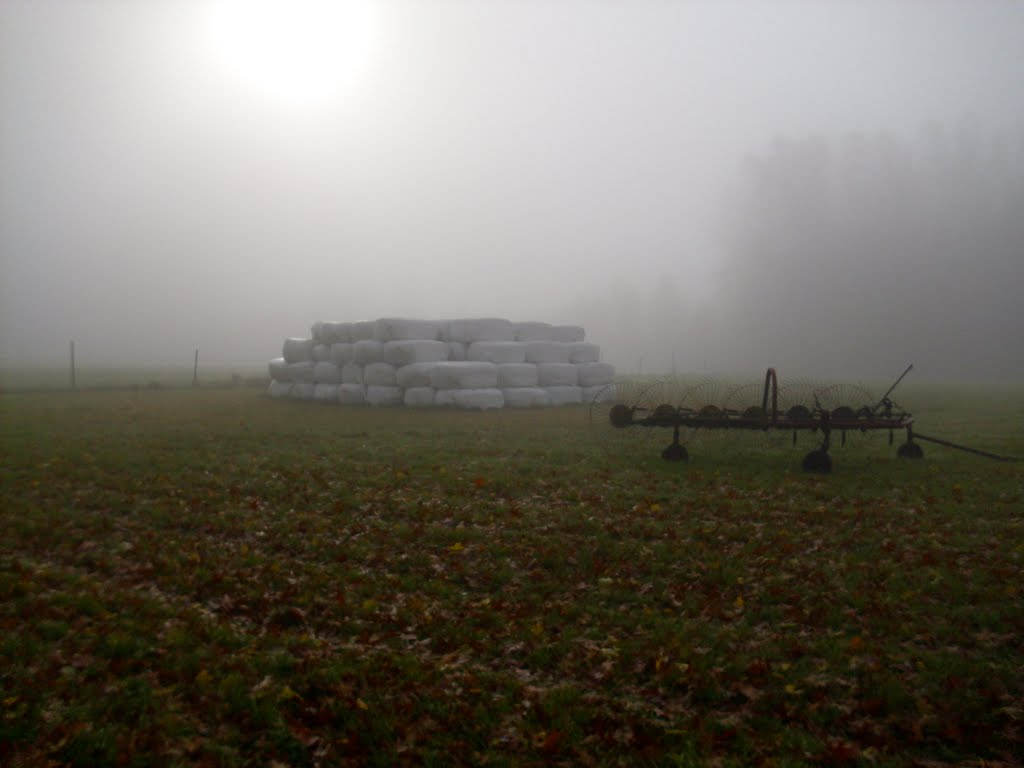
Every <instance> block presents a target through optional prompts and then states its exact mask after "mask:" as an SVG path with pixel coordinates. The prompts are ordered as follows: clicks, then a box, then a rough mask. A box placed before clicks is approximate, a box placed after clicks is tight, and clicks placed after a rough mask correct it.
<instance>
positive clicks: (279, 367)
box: [267, 357, 290, 381]
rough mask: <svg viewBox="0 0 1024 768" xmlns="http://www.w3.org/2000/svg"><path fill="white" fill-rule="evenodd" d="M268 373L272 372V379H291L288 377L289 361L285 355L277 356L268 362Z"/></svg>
mask: <svg viewBox="0 0 1024 768" xmlns="http://www.w3.org/2000/svg"><path fill="white" fill-rule="evenodd" d="M267 373H269V374H270V378H272V379H277V380H278V381H290V379H289V378H288V363H287V362H285V359H284V358H283V357H275V358H274V359H273V360H271V361H270V362H269V363H267Z"/></svg>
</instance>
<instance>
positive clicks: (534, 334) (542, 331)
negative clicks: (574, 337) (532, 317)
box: [512, 322, 551, 341]
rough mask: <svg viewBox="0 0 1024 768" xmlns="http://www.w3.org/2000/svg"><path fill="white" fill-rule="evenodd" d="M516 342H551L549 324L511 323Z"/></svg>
mask: <svg viewBox="0 0 1024 768" xmlns="http://www.w3.org/2000/svg"><path fill="white" fill-rule="evenodd" d="M512 327H513V329H514V330H515V334H516V341H551V323H533V322H526V323H512Z"/></svg>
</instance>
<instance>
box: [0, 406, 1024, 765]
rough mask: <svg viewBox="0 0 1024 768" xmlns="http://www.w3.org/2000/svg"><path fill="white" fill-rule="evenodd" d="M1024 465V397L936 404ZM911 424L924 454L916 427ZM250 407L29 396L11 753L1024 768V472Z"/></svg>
mask: <svg viewBox="0 0 1024 768" xmlns="http://www.w3.org/2000/svg"><path fill="white" fill-rule="evenodd" d="M900 402H901V403H905V404H906V405H908V406H909V407H911V409H912V410H914V411H915V414H916V415H917V416H918V425H917V426H918V428H919V429H920V431H921V432H923V433H925V434H932V435H935V436H939V437H945V438H948V439H951V440H954V441H957V442H963V443H966V444H969V445H975V446H977V447H979V448H984V449H989V450H993V451H996V452H1001V453H1009V454H1015V455H1024V391H1021V390H1020V389H1014V388H1006V387H1004V388H1001V389H987V390H979V389H977V388H975V389H970V390H968V389H963V388H944V387H922V386H919V387H910V386H907V388H906V390H905V391H904V390H902V389H901V397H900ZM900 437H901V436H897V438H898V439H899V438H900ZM688 438H689V439H688V445H689V448H690V453H691V462H690V463H689V464H685V465H674V464H666V463H664V462H662V461H661V460H660V458H659V457H658V454H659V452H660V449H661V447H663V445H664V443H666V442H667V440H668V435H667V434H665V433H662V432H658V433H656V434H653V435H652V434H650V433H649V432H648V433H645V432H643V431H636V432H632V431H629V430H627V432H626V434H619V433H610V432H609V430H608V429H605V428H604V426H603V425H597V426H596V427H595V426H592V425H590V424H588V419H587V413H586V410H585V409H574V408H567V409H560V410H555V411H531V412H510V411H505V412H499V413H448V412H434V411H408V410H370V409H347V408H337V407H334V408H332V407H328V406H318V405H315V404H306V403H293V402H280V401H271V400H269V399H268V398H266V397H265V396H264V395H263V394H262V393H261V392H259V391H255V390H251V389H245V388H238V389H216V390H215V389H205V390H204V389H201V390H198V391H192V390H189V389H182V390H172V389H166V388H165V389H159V390H148V389H145V388H142V389H138V390H134V391H133V390H123V391H121V390H116V391H115V390H110V391H91V392H89V391H83V392H76V393H69V392H65V393H36V394H31V393H20V394H16V395H7V396H2V397H0V498H2V500H3V503H2V508H0V524H2V531H3V535H2V536H0V708H2V712H0V762H4V763H5V764H13V765H26V766H35V765H39V766H42V765H50V764H59V765H64V764H70V765H113V764H119V765H120V764H125V765H154V764H157V765H195V764H201V765H211V766H213V765H225V766H233V765H267V764H270V763H271V761H277V762H278V763H281V764H286V765H293V766H301V765H396V764H417V765H451V764H464V765H483V764H491V765H546V764H550V763H562V764H582V765H666V766H676V765H683V766H685V765H703V764H707V763H714V764H721V765H737V766H739V765H750V764H770V765H777V766H784V765H803V764H817V763H825V764H833V765H835V764H849V765H856V764H863V765H915V764H928V765H932V764H934V765H940V764H943V763H952V764H956V763H968V764H975V765H981V764H983V761H987V762H984V764H985V765H998V764H1000V763H1001V762H1002V763H1006V764H1012V761H1013V760H1014V759H1015V756H1017V755H1019V754H1021V752H1022V748H1024V747H1022V744H1021V739H1022V736H1021V728H1022V727H1024V693H1022V691H1024V648H1022V644H1021V637H1024V595H1022V593H1021V589H1022V588H1024V578H1022V576H1024V574H1022V557H1024V543H1022V542H1024V537H1022V533H1024V519H1022V511H1024V474H1022V465H1021V464H1012V463H996V462H990V461H987V460H985V459H982V458H978V457H973V456H969V455H966V454H962V453H957V452H954V451H951V450H948V449H944V448H940V447H937V446H929V445H927V444H926V445H925V446H924V448H925V454H926V458H925V460H924V461H923V462H904V461H900V460H898V459H897V458H896V456H895V447H890V446H889V445H888V444H887V440H886V437H885V436H884V435H875V436H871V435H868V436H861V435H857V436H851V439H850V441H849V443H848V445H847V446H846V447H845V448H839V447H838V446H837V447H836V448H835V449H834V451H833V458H834V463H835V470H834V472H833V474H831V475H829V476H808V475H804V474H802V473H800V472H799V469H798V468H799V463H800V459H801V457H802V456H803V453H804V452H806V451H807V450H809V449H810V448H811V447H812V442H811V437H810V436H809V435H807V436H803V437H802V438H801V441H800V444H799V445H798V447H797V448H793V447H791V445H790V436H789V435H767V436H766V435H763V434H760V433H754V434H739V435H738V434H721V435H713V434H700V435H692V436H688Z"/></svg>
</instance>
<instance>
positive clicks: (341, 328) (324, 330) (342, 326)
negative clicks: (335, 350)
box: [312, 321, 352, 346]
mask: <svg viewBox="0 0 1024 768" xmlns="http://www.w3.org/2000/svg"><path fill="white" fill-rule="evenodd" d="M312 335H313V341H315V342H316V343H317V344H326V345H327V346H330V345H331V344H335V343H337V342H342V341H352V323H339V322H335V321H328V322H316V323H313V328H312Z"/></svg>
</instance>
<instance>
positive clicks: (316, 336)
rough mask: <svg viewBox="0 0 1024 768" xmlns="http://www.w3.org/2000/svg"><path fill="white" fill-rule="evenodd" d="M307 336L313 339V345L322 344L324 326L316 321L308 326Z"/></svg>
mask: <svg viewBox="0 0 1024 768" xmlns="http://www.w3.org/2000/svg"><path fill="white" fill-rule="evenodd" d="M309 335H310V336H311V337H312V338H313V343H314V344H324V343H325V341H324V324H323V323H321V322H320V321H319V320H317V321H316V322H315V323H313V325H312V326H310V329H309Z"/></svg>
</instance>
